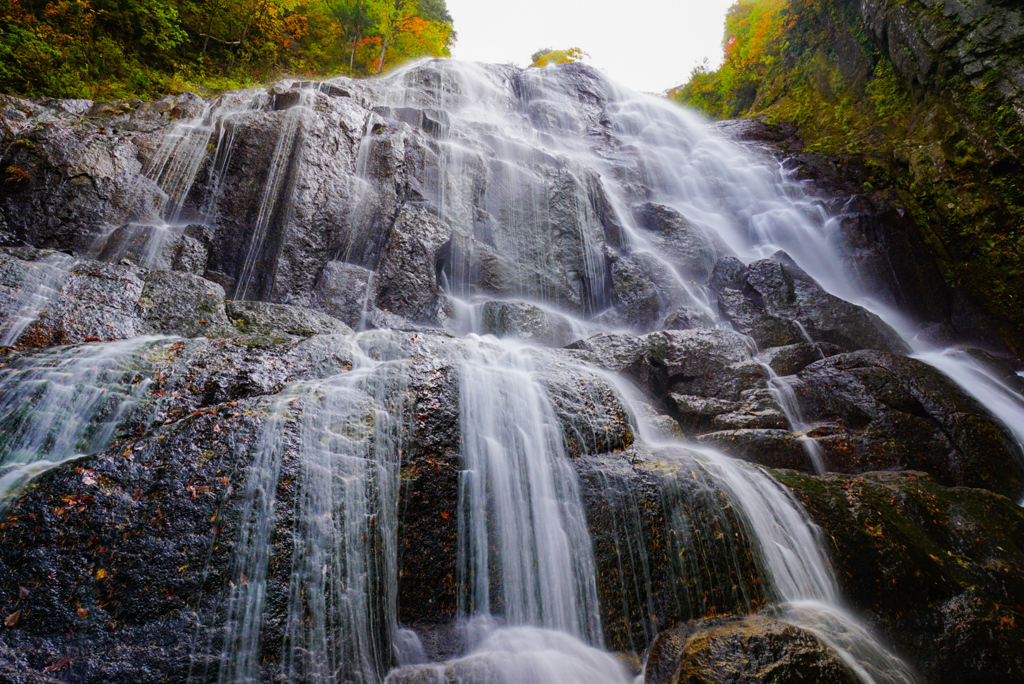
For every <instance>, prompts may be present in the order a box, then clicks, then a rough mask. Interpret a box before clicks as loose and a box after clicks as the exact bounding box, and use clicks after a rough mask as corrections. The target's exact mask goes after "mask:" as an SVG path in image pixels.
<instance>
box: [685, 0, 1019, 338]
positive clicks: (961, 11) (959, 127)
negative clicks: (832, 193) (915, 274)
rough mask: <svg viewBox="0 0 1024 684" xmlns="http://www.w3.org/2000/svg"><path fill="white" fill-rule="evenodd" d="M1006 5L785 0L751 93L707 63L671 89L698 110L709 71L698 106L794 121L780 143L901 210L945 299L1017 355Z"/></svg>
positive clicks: (1013, 105)
mask: <svg viewBox="0 0 1024 684" xmlns="http://www.w3.org/2000/svg"><path fill="white" fill-rule="evenodd" d="M1016 5H1017V3H1013V2H1006V1H995V0H980V1H974V0H861V1H860V2H857V1H855V0H822V1H820V2H811V1H805V0H794V1H793V2H790V3H788V5H787V6H786V7H785V8H783V9H781V10H779V11H778V12H777V13H776V14H775V15H773V16H772V17H771V18H770V22H771V23H773V24H774V25H776V28H777V33H778V38H777V39H776V40H775V41H773V42H771V44H770V45H768V46H767V47H766V48H764V50H763V54H762V55H761V59H760V61H759V62H757V63H756V66H757V67H758V68H759V73H760V74H761V75H760V76H758V77H757V78H756V79H755V87H754V88H753V89H750V88H748V89H747V91H746V92H745V93H741V92H738V91H736V92H733V91H730V85H729V84H728V83H727V82H726V81H727V79H722V78H721V76H720V74H722V73H723V72H722V71H719V72H718V73H717V74H716V73H712V74H704V75H699V76H698V77H697V78H703V79H704V82H703V84H702V85H703V88H704V93H703V94H702V93H701V92H698V90H699V87H698V85H701V84H698V80H697V78H695V80H694V81H691V83H690V84H687V85H686V86H684V87H682V88H681V89H680V90H679V91H678V97H679V99H681V100H683V101H685V102H688V103H690V104H696V105H698V106H701V105H704V104H705V102H706V101H707V90H708V88H709V86H708V84H707V81H708V79H709V78H710V81H711V85H710V88H711V89H714V90H717V92H715V93H714V98H715V100H716V102H724V103H727V106H723V107H722V108H721V109H720V110H718V111H715V108H713V107H706V106H705V107H704V108H705V109H706V110H709V112H710V113H712V114H717V115H719V116H721V115H725V116H729V115H736V114H744V115H748V116H749V115H760V116H762V117H765V118H767V119H768V120H769V121H772V122H775V123H778V122H786V123H792V124H795V125H796V126H797V130H796V133H795V135H793V136H791V137H790V138H789V139H787V140H786V141H785V142H784V144H783V145H782V146H783V147H784V148H785V149H786V151H787V152H788V153H795V152H799V153H804V154H807V153H811V154H810V155H809V156H810V158H809V159H807V158H805V159H804V161H805V162H806V161H809V162H810V163H811V165H813V166H821V165H822V162H826V164H825V165H826V166H832V167H835V168H844V169H854V172H852V173H847V174H845V176H844V180H845V181H847V182H850V183H853V184H855V185H861V186H866V187H868V188H870V189H873V190H875V191H878V192H879V193H880V194H881V195H882V196H883V197H884V198H885V199H886V200H887V202H888V203H889V204H890V205H892V206H893V207H894V209H896V210H897V211H898V212H900V213H902V212H904V211H906V212H907V213H909V215H910V216H911V217H912V218H913V219H914V223H916V224H917V227H916V231H917V232H919V233H920V235H921V236H922V237H923V238H924V240H925V242H926V243H927V244H928V246H929V251H930V252H931V256H932V257H933V258H934V259H935V260H936V262H937V263H938V265H939V267H940V269H941V270H942V273H943V276H944V278H945V280H946V282H947V284H948V285H949V287H950V289H951V294H952V298H953V300H955V301H963V302H965V303H966V302H970V303H971V304H972V305H973V306H977V307H980V308H981V309H982V310H983V311H984V312H985V315H987V316H988V317H989V319H990V320H989V321H988V323H987V325H988V326H989V327H990V328H992V329H994V330H995V331H996V334H997V335H998V336H999V337H1001V338H1002V340H1003V342H1004V343H1005V344H1006V345H1007V346H1008V347H1010V349H1012V350H1013V351H1014V353H1016V354H1018V355H1019V354H1020V353H1021V351H1022V346H1021V345H1022V343H1021V342H1020V340H1022V339H1024V313H1022V309H1024V307H1022V306H1021V304H1022V301H1021V296H1022V289H1024V287H1022V278H1024V241H1022V233H1021V225H1022V221H1024V167H1022V165H1021V158H1022V155H1024V10H1022V9H1021V8H1020V7H1019V6H1016ZM735 39H736V40H737V41H743V40H745V39H747V38H745V37H744V34H743V33H742V32H740V33H739V34H738V35H736V36H735ZM747 40H749V39H747ZM748 59H749V57H748ZM726 64H727V66H726V69H728V68H729V63H728V56H727V63H726ZM756 70H757V69H755V71H756ZM716 79H717V80H716ZM695 84H696V85H695ZM840 175H843V174H842V173H841V174H840Z"/></svg>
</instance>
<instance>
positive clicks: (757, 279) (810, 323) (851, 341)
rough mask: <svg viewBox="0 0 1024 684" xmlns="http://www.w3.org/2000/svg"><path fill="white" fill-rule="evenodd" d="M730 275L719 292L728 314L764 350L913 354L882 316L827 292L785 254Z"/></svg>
mask: <svg viewBox="0 0 1024 684" xmlns="http://www.w3.org/2000/svg"><path fill="white" fill-rule="evenodd" d="M730 275H731V278H730V280H731V281H732V282H729V283H728V284H726V283H723V287H722V289H721V290H720V291H719V294H718V304H719V306H720V308H721V310H722V314H723V316H725V318H727V319H728V320H729V321H730V322H731V323H732V325H733V327H734V328H735V329H736V330H738V331H740V332H742V333H744V334H746V335H750V336H751V337H752V338H754V341H755V342H757V344H758V346H759V347H761V348H762V349H763V348H767V347H780V346H784V345H790V344H797V343H800V342H826V343H829V344H834V345H837V346H839V347H842V348H844V349H847V350H851V351H853V350H857V349H878V350H881V351H890V352H896V353H906V352H908V351H909V348H908V347H907V346H906V344H905V343H904V342H903V341H902V340H901V339H900V337H899V335H897V334H896V332H895V331H894V330H892V329H891V328H890V327H889V326H888V325H886V324H885V323H883V322H882V320H881V319H880V318H878V316H876V315H874V314H872V313H870V312H868V311H867V310H865V309H863V308H861V307H859V306H857V305H855V304H850V303H849V302H847V301H844V300H842V299H839V298H838V297H836V296H834V295H831V294H829V293H827V292H826V291H825V290H824V289H822V288H821V286H820V285H818V283H817V282H815V281H814V279H813V278H811V277H810V276H809V275H807V274H806V273H805V272H804V271H802V270H801V269H800V268H799V267H798V266H796V264H794V263H793V262H792V261H791V260H790V259H789V258H788V257H787V256H786V255H785V254H778V255H776V256H775V257H773V258H771V259H762V260H760V261H755V262H753V263H752V264H750V265H749V266H748V267H747V269H746V272H745V273H743V274H742V275H740V274H739V273H735V272H732V273H731V274H730ZM728 285H734V286H735V285H738V287H729V286H728ZM801 328H802V329H801ZM808 338H809V339H808Z"/></svg>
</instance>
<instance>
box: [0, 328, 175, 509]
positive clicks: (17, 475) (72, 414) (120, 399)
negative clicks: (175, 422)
mask: <svg viewBox="0 0 1024 684" xmlns="http://www.w3.org/2000/svg"><path fill="white" fill-rule="evenodd" d="M167 344H168V342H167V341H166V338H160V337H137V338H135V339H131V340H121V341H118V342H109V343H106V344H102V343H99V344H87V345H83V346H80V347H58V348H56V349H54V350H50V351H46V352H43V353H40V354H36V355H33V356H27V357H23V358H15V359H14V360H13V361H12V362H10V363H8V364H7V365H6V366H4V367H3V368H0V504H2V503H3V501H5V500H7V499H8V498H9V497H11V496H12V495H14V494H15V493H17V491H19V489H20V487H21V486H23V485H24V484H25V483H26V482H27V481H28V480H30V479H31V478H32V477H33V476H34V475H35V474H37V473H39V472H42V471H44V470H46V469H48V468H52V467H54V466H56V465H59V464H61V463H64V462H66V461H68V460H70V459H73V458H75V457H77V456H81V455H83V454H91V453H96V452H98V451H102V450H103V449H106V448H107V447H108V446H110V444H111V443H112V442H113V441H114V439H115V437H117V436H119V435H118V433H119V431H120V430H124V429H126V428H128V427H129V426H131V427H134V428H136V429H139V430H141V429H144V428H145V426H146V425H147V423H148V422H149V419H148V417H149V416H150V415H152V414H153V413H154V412H155V411H156V406H155V404H156V403H157V402H156V401H155V398H154V397H152V396H151V395H150V393H149V391H148V388H149V385H150V382H151V377H149V376H150V370H151V365H152V363H151V360H150V359H149V358H148V357H149V356H150V355H151V354H154V355H155V354H159V349H160V347H161V346H165V345H167ZM83 477H88V474H85V475H83Z"/></svg>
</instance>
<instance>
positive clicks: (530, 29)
mask: <svg viewBox="0 0 1024 684" xmlns="http://www.w3.org/2000/svg"><path fill="white" fill-rule="evenodd" d="M733 2H735V0H615V2H611V1H610V0H447V5H448V12H449V13H450V14H451V15H452V19H453V20H454V22H455V30H456V31H457V32H458V34H459V38H458V41H457V42H456V43H455V46H454V47H453V48H452V57H455V58H456V59H463V60H471V61H479V62H498V63H507V62H512V63H513V64H518V65H519V66H526V65H527V64H529V61H530V55H532V54H533V53H534V52H536V51H537V50H539V49H541V48H546V47H550V48H552V49H555V50H562V49H565V48H569V47H579V48H582V49H583V50H584V51H585V52H588V53H590V59H587V60H585V61H586V62H587V63H589V64H593V65H594V66H596V67H599V68H601V69H604V70H605V71H606V72H608V74H609V75H610V76H611V77H612V78H613V79H615V80H616V81H618V82H619V83H621V84H623V85H625V86H628V87H630V88H633V89H634V90H641V91H646V92H652V93H660V92H662V91H664V90H666V89H668V88H671V87H673V86H677V85H679V84H681V83H685V82H686V80H687V79H688V78H689V76H690V71H691V70H692V69H693V67H695V66H696V65H698V64H700V62H701V61H703V60H704V58H705V57H706V58H707V59H708V61H709V62H710V63H711V65H712V66H717V65H718V64H719V63H720V62H721V59H722V32H723V30H724V27H725V12H726V10H727V9H728V7H729V6H730V5H731V4H733Z"/></svg>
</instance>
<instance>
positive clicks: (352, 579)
mask: <svg viewBox="0 0 1024 684" xmlns="http://www.w3.org/2000/svg"><path fill="white" fill-rule="evenodd" d="M336 344H337V345H338V350H339V352H341V353H342V354H343V355H345V356H347V357H350V359H351V369H350V370H347V371H345V372H342V373H339V374H337V375H332V376H330V377H328V378H326V379H324V380H318V381H311V382H303V383H296V384H293V385H291V386H290V387H289V388H288V389H287V390H285V391H284V392H283V393H282V394H281V395H280V396H279V397H277V398H276V400H275V401H274V402H273V403H272V405H271V406H269V407H268V410H267V417H266V418H265V419H264V423H263V429H262V432H261V437H260V440H259V442H258V444H256V446H255V448H254V452H253V454H252V462H251V464H250V465H249V467H248V468H247V469H246V472H245V473H244V476H243V477H244V484H243V485H242V487H243V490H242V492H241V497H242V501H243V502H244V503H243V505H242V516H241V518H240V519H239V520H237V523H236V524H237V535H238V539H237V541H236V550H235V557H234V564H233V570H232V573H231V577H232V579H231V591H230V595H229V596H228V597H226V599H225V601H224V603H223V605H219V606H217V608H216V613H217V623H218V624H217V625H213V626H211V628H212V629H213V630H214V631H216V629H217V628H219V625H220V624H223V625H224V626H223V635H222V636H221V637H220V641H221V643H222V646H221V649H220V658H219V659H218V661H217V662H218V663H219V664H220V665H219V669H218V671H217V681H218V682H221V683H223V684H236V683H239V682H256V681H260V678H261V668H262V667H263V661H262V657H263V655H264V650H263V649H264V648H265V646H264V643H265V642H266V641H268V640H271V639H277V640H279V644H280V646H279V649H280V653H281V657H280V663H279V668H280V672H281V676H283V677H285V678H286V679H287V681H309V682H318V683H335V682H352V683H359V684H369V683H373V682H379V681H380V680H381V678H382V677H383V676H384V673H385V672H386V671H387V669H388V667H389V666H390V663H391V657H392V654H391V643H392V639H393V637H394V632H395V629H396V627H395V622H396V618H395V610H396V609H395V605H396V604H395V601H396V597H395V592H396V587H397V569H396V565H397V548H396V527H397V520H396V515H397V505H398V502H397V496H398V469H399V465H400V460H401V454H402V441H401V440H402V433H403V428H404V427H405V425H404V423H403V415H404V407H403V404H402V402H403V401H404V399H405V395H404V385H405V379H406V375H407V371H406V367H407V365H408V352H407V351H406V350H405V349H404V348H403V345H402V343H401V341H400V339H399V338H398V337H396V336H394V335H391V334H389V333H386V332H371V333H363V334H360V335H358V336H356V337H354V338H340V339H338V340H337V341H336ZM285 470H288V472H289V473H291V474H289V476H288V479H289V480H291V479H292V478H294V480H295V482H294V485H293V486H292V487H291V488H290V489H288V491H286V490H285V485H284V484H283V483H282V472H284V471H285ZM282 496H284V497H286V499H287V501H282V500H281V497H282ZM286 504H287V505H286ZM289 505H290V508H289V507H288V506H289ZM283 519H284V520H290V521H291V525H292V531H291V536H292V540H291V544H290V545H286V544H284V542H282V541H281V540H280V539H279V538H277V537H276V536H275V527H276V526H277V525H279V524H281V521H282V520H283ZM289 547H290V548H289ZM282 554H287V555H286V556H285V558H282ZM288 556H290V567H286V560H285V559H286V558H287V557H288ZM272 582H274V583H282V582H283V583H284V584H285V585H286V586H287V604H286V606H284V607H280V606H270V605H268V602H267V594H268V585H269V584H271V583H272ZM268 632H269V634H268ZM213 644H214V641H213V638H212V637H210V638H209V639H208V641H207V647H206V648H207V650H208V651H209V650H213V649H214V648H215V647H214V645H213ZM275 650H276V649H275ZM193 676H194V678H195V680H196V681H206V679H207V677H208V676H209V673H208V672H205V671H204V672H201V673H200V672H196V673H194V675H193Z"/></svg>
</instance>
